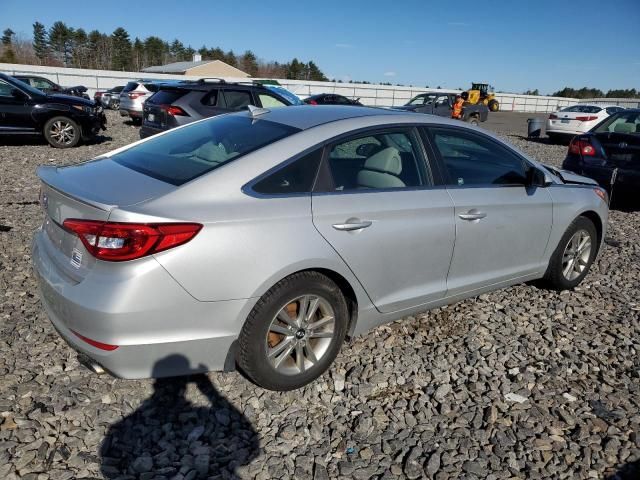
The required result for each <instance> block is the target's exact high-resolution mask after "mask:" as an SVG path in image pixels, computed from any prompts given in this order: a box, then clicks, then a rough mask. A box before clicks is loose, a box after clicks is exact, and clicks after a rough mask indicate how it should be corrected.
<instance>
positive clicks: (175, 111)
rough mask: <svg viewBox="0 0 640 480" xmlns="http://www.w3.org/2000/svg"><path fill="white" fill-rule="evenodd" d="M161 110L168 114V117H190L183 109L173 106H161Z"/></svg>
mask: <svg viewBox="0 0 640 480" xmlns="http://www.w3.org/2000/svg"><path fill="white" fill-rule="evenodd" d="M160 109H162V110H164V111H165V112H167V115H172V116H174V117H176V116H182V117H188V116H189V114H188V113H187V112H185V111H184V110H183V109H181V108H180V107H175V106H173V105H160Z"/></svg>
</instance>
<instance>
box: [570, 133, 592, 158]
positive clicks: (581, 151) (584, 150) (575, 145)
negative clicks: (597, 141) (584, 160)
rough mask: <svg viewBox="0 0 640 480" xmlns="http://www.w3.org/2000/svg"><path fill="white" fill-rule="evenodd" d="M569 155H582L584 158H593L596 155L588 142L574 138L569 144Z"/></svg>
mask: <svg viewBox="0 0 640 480" xmlns="http://www.w3.org/2000/svg"><path fill="white" fill-rule="evenodd" d="M569 153H572V154H573V155H582V156H584V157H593V156H595V154H596V149H595V148H594V147H593V145H591V142H589V140H586V139H580V138H574V139H573V140H571V143H570V144H569Z"/></svg>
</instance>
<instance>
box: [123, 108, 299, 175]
mask: <svg viewBox="0 0 640 480" xmlns="http://www.w3.org/2000/svg"><path fill="white" fill-rule="evenodd" d="M299 131H300V130H299V129H297V128H294V127H291V126H288V125H283V124H280V123H275V122H270V121H268V120H255V119H253V118H251V117H249V116H247V115H246V114H245V115H224V116H220V117H216V118H211V119H208V120H205V121H202V122H197V123H194V124H192V125H189V126H187V127H184V128H180V129H177V130H174V131H173V132H169V133H167V134H165V135H160V136H158V137H153V138H151V139H150V140H148V141H146V142H143V143H141V144H139V145H136V146H134V147H131V148H129V149H127V150H125V151H123V152H120V153H117V154H115V155H113V156H112V157H111V159H112V160H113V161H115V162H117V163H118V164H120V165H123V166H125V167H128V168H131V169H132V170H135V171H137V172H140V173H143V174H145V175H148V176H150V177H153V178H156V179H158V180H161V181H163V182H167V183H171V184H173V185H182V184H183V183H186V182H188V181H190V180H193V179H194V178H197V177H199V176H201V175H204V174H205V173H207V172H210V171H212V170H215V169H216V168H218V167H221V166H222V165H225V164H227V163H229V162H231V161H233V160H236V159H238V158H240V157H241V156H243V155H246V154H248V153H250V152H253V151H254V150H258V149H259V148H262V147H264V146H266V145H269V144H271V143H274V142H276V141H278V140H280V139H282V138H284V137H288V136H289V135H292V134H294V133H296V132H299Z"/></svg>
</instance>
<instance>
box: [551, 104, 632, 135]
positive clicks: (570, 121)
mask: <svg viewBox="0 0 640 480" xmlns="http://www.w3.org/2000/svg"><path fill="white" fill-rule="evenodd" d="M622 110H624V108H623V107H618V106H616V105H591V104H586V103H584V104H576V105H571V106H570V107H565V108H563V109H562V110H559V111H557V112H554V113H552V114H551V115H549V119H548V120H547V126H546V132H547V136H548V137H549V139H550V140H552V141H558V140H562V139H563V138H564V139H566V140H569V139H571V137H573V136H575V135H579V134H581V133H585V132H588V131H589V130H591V129H592V128H593V127H594V126H595V125H597V124H598V123H600V122H601V121H602V120H604V119H605V118H607V117H608V116H609V115H613V114H614V113H617V112H621V111H622Z"/></svg>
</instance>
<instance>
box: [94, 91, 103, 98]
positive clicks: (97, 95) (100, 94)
mask: <svg viewBox="0 0 640 480" xmlns="http://www.w3.org/2000/svg"><path fill="white" fill-rule="evenodd" d="M102 94H103V92H96V94H95V96H96V97H101V96H102Z"/></svg>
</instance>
